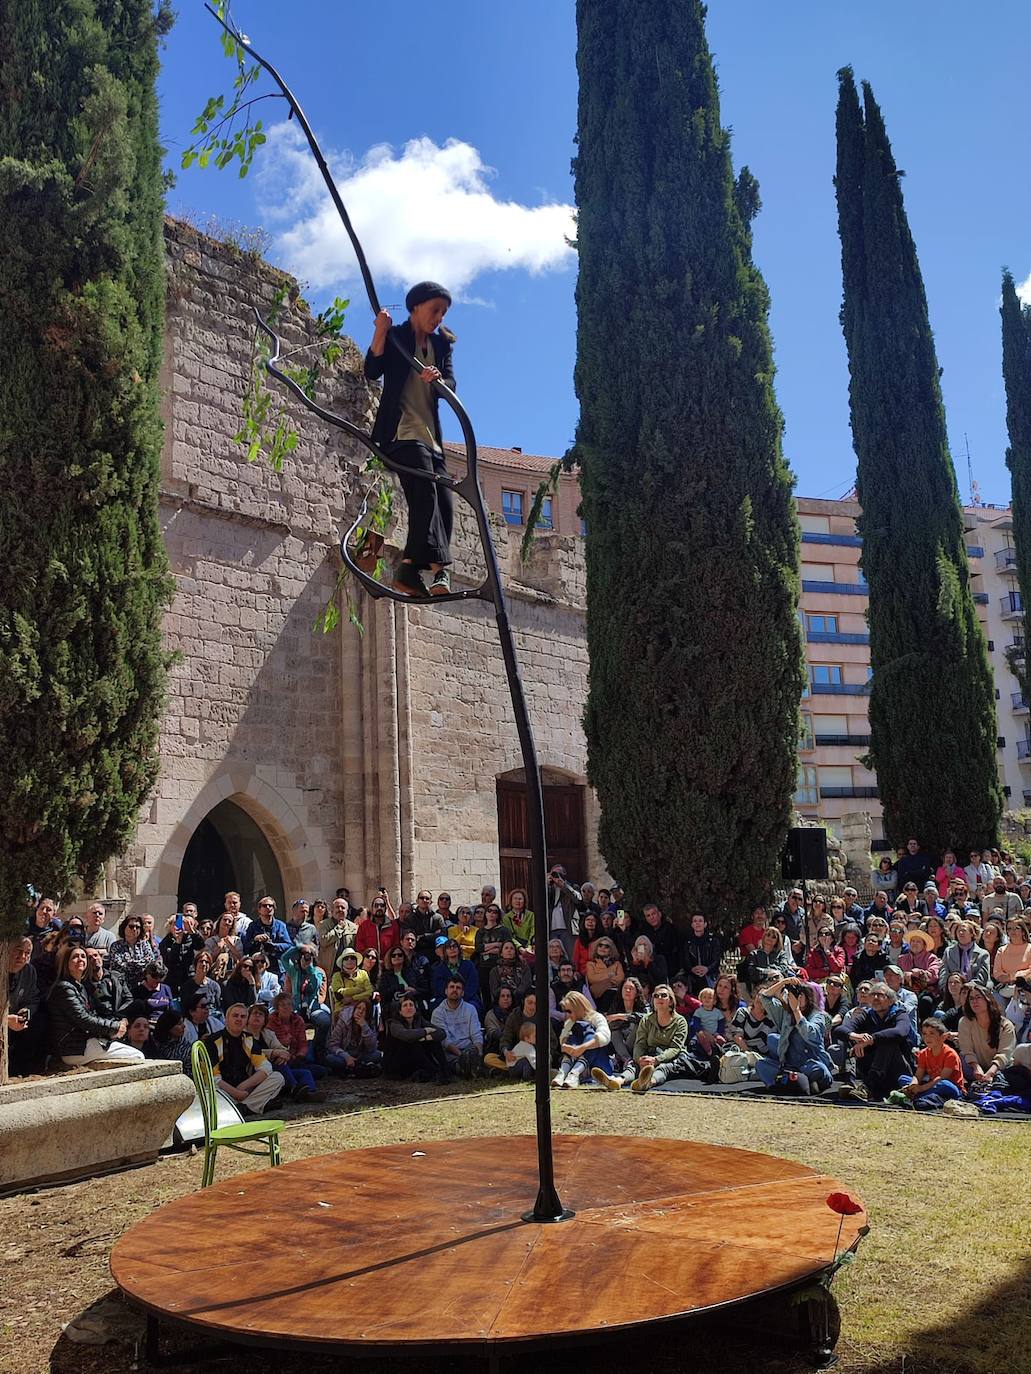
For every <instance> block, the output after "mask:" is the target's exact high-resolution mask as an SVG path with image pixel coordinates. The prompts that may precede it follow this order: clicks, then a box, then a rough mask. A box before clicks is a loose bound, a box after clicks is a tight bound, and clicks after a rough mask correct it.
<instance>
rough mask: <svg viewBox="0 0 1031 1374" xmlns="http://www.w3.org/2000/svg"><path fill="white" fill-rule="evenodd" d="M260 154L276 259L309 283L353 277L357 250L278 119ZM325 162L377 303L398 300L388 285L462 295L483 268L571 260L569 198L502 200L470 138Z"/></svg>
mask: <svg viewBox="0 0 1031 1374" xmlns="http://www.w3.org/2000/svg"><path fill="white" fill-rule="evenodd" d="M263 151H264V153H265V154H266V156H265V157H264V159H263V160H262V166H261V170H260V174H259V178H258V192H259V197H260V199H261V201H262V210H263V213H264V215H265V218H266V219H267V220H268V221H269V222H270V224H274V223H277V222H278V223H281V224H283V225H284V227H283V228H282V229H280V230H279V232H278V233H277V234H276V235H275V244H274V246H275V252H276V255H277V256H278V258H279V259H280V260H281V261H282V262H283V264H284V265H285V266H286V267H288V268H289V270H290V271H291V272H293V273H295V275H297V276H298V277H300V278H301V279H302V280H303V281H306V282H308V283H309V284H310V285H311V286H312V287H314V288H315V289H316V290H319V289H324V288H327V287H338V286H341V285H343V284H345V283H347V284H352V283H354V282H355V281H356V280H357V278H358V265H357V262H356V260H355V257H354V252H353V250H352V248H351V245H350V242H349V241H348V239H347V235H346V233H345V231H344V228H343V225H342V224H341V223H340V220H339V217H338V216H337V212H336V210H335V209H334V207H333V203H332V201H331V200H330V198H329V193H328V191H327V190H326V189H325V185H324V183H323V181H322V177H321V175H320V174H319V171H318V168H317V167H316V166H315V162H314V159H313V158H312V156H311V154H310V152H309V151H308V147H307V144H306V143H305V142H304V139H303V136H302V134H301V133H300V131H299V130H298V129H297V128H296V126H295V125H293V124H286V123H283V124H278V125H276V126H275V127H274V128H272V129H271V130H269V141H268V145H267V146H266V148H265V149H264V150H263ZM328 160H329V162H330V164H331V166H332V168H333V174H334V177H335V179H336V182H337V186H338V188H339V190H340V194H341V196H342V198H343V201H344V204H345V205H346V207H347V211H348V213H349V215H350V216H351V221H352V223H353V224H354V227H355V230H356V232H357V234H358V237H359V239H360V241H361V243H362V245H363V247H364V249H365V253H366V256H367V257H368V260H369V266H370V268H371V269H372V274H373V277H374V278H375V279H376V281H377V284H378V285H379V287H380V291H379V294H380V296H381V297H382V298H383V299H384V300H385V301H392V300H393V299H396V298H398V293H397V291H396V289H395V290H391V291H389V292H388V291H387V290H386V287H387V285H388V283H389V284H390V286H391V287H392V288H397V287H402V286H408V285H411V283H412V282H415V281H420V280H423V279H425V278H431V279H433V280H436V281H440V282H443V283H444V284H445V285H446V286H447V287H448V288H449V289H450V290H451V291H453V292H454V293H455V295H456V296H458V295H463V297H464V292H465V288H466V287H467V286H468V285H469V284H470V283H471V282H472V281H474V280H475V278H476V277H478V276H479V275H480V274H481V273H483V272H488V271H497V270H499V269H500V270H521V271H526V272H530V273H533V274H537V273H540V272H548V271H553V270H556V269H560V268H563V267H568V266H569V265H570V264H571V262H572V260H573V250H572V249H571V248H570V247H569V245H568V243H567V242H566V240H567V239H568V238H571V237H572V236H573V233H574V222H573V207H572V206H571V205H538V206H528V205H520V204H519V203H518V202H516V201H503V200H498V199H497V198H496V197H495V196H494V195H493V194H492V192H491V189H490V184H489V183H490V176H491V169H490V168H489V167H487V166H485V165H484V162H483V159H482V158H481V156H480V154H479V152H478V151H477V149H476V148H474V147H472V145H471V144H469V143H463V142H460V141H459V140H458V139H449V140H448V141H447V142H446V143H445V144H444V145H443V146H442V147H440V146H438V145H437V144H436V143H434V142H433V141H432V139H429V138H414V139H412V140H411V141H410V142H408V143H406V144H405V146H404V148H403V149H402V150H401V151H400V153H398V152H396V151H395V149H393V148H391V147H390V146H389V145H387V144H380V145H378V146H377V147H374V148H370V149H369V151H368V152H367V153H366V154H365V156H364V157H362V158H361V159H360V160H355V159H354V158H353V157H351V156H350V155H331V156H330V157H329V159H328Z"/></svg>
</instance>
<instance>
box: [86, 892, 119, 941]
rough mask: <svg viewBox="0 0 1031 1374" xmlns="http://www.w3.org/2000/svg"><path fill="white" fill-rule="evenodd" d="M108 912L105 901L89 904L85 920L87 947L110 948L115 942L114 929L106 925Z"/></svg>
mask: <svg viewBox="0 0 1031 1374" xmlns="http://www.w3.org/2000/svg"><path fill="white" fill-rule="evenodd" d="M106 914H107V913H106V912H105V910H104V903H103V902H90V904H89V906H88V907H87V908H86V914H85V916H84V918H83V922H84V924H85V927H86V948H87V949H108V950H109V949H110V948H111V946H112V945H113V944H114V942H115V933H114V931H113V930H107V929H106V928H105V926H104V917H105V915H106Z"/></svg>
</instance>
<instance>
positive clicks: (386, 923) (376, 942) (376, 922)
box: [354, 893, 401, 959]
mask: <svg viewBox="0 0 1031 1374" xmlns="http://www.w3.org/2000/svg"><path fill="white" fill-rule="evenodd" d="M354 943H355V948H356V949H360V950H366V949H374V950H375V951H376V953H377V955H378V956H379V957H380V959H383V958H384V957H385V956H386V954H387V952H388V951H389V950H392V949H395V948H396V947H397V946H398V945H399V944H400V943H401V926H400V924H399V923H398V922H397V921H396V920H391V919H390V916H389V913H388V911H387V898H386V894H385V893H381V894H380V895H379V896H378V897H374V898H373V899H372V904H371V906H370V907H369V914H368V916H366V917H365V919H364V920H361V921H359V922H358V930H357V932H356V933H355V937H354Z"/></svg>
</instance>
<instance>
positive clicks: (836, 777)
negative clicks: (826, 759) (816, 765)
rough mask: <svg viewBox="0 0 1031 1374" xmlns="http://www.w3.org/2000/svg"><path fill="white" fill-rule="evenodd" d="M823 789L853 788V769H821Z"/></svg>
mask: <svg viewBox="0 0 1031 1374" xmlns="http://www.w3.org/2000/svg"><path fill="white" fill-rule="evenodd" d="M820 786H821V787H851V786H852V769H851V768H821V769H820Z"/></svg>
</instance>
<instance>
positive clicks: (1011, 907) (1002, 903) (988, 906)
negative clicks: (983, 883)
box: [981, 874, 1024, 921]
mask: <svg viewBox="0 0 1031 1374" xmlns="http://www.w3.org/2000/svg"><path fill="white" fill-rule="evenodd" d="M999 910H1001V911H1002V914H1003V916H1004V917H1005V918H1006V919H1007V920H1009V918H1010V917H1011V916H1023V914H1024V903H1023V902H1022V901H1021V900H1020V893H1019V892H1011V891H1010V890H1009V889H1008V888H1007V886H1006V879H1005V878H1004V877H1002V876H1001V874H1000V875H999V876H998V877H996V878H993V879H992V883H991V887H990V888H989V890H988V891H987V892H986V893H985V894H984V896H983V897H982V898H981V920H982V921H987V920H988V918H989V916H994V915H995V913H996V911H999Z"/></svg>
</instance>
